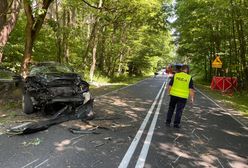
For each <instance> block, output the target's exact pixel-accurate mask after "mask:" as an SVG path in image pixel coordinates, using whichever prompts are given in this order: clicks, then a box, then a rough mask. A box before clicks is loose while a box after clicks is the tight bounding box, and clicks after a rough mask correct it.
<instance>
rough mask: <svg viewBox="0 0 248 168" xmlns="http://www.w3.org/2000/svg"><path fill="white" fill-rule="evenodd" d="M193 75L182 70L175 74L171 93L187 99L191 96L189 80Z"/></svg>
mask: <svg viewBox="0 0 248 168" xmlns="http://www.w3.org/2000/svg"><path fill="white" fill-rule="evenodd" d="M190 79H191V76H190V75H188V74H187V73H184V72H180V73H176V74H175V75H174V81H173V84H172V87H171V90H170V95H172V96H177V97H181V98H185V99H187V98H188V97H189V82H190Z"/></svg>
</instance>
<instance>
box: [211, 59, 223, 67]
mask: <svg viewBox="0 0 248 168" xmlns="http://www.w3.org/2000/svg"><path fill="white" fill-rule="evenodd" d="M212 68H222V62H221V60H220V56H217V57H216V58H215V60H214V62H212Z"/></svg>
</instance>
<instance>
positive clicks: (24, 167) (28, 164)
mask: <svg viewBox="0 0 248 168" xmlns="http://www.w3.org/2000/svg"><path fill="white" fill-rule="evenodd" d="M38 160H39V159H36V160H33V161H32V162H30V163H28V164H26V165H25V166H23V167H21V168H25V167H28V166H29V165H31V164H33V163H34V162H36V161H38Z"/></svg>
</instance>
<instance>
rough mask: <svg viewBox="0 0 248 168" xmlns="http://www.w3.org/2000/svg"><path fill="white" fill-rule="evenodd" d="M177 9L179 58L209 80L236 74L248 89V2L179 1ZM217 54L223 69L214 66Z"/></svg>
mask: <svg viewBox="0 0 248 168" xmlns="http://www.w3.org/2000/svg"><path fill="white" fill-rule="evenodd" d="M175 11H176V16H177V20H176V21H175V22H174V23H173V26H174V28H176V30H177V31H176V32H175V36H176V40H175V42H176V44H177V46H178V48H177V53H178V58H177V59H179V60H183V61H185V62H190V63H191V65H192V66H193V69H194V71H195V73H197V74H201V75H202V78H204V79H205V80H206V81H209V80H211V78H212V76H214V75H221V76H231V77H234V76H235V77H237V78H238V80H239V84H240V86H241V87H242V88H248V62H247V59H248V50H247V49H248V45H247V39H248V29H247V28H248V1H247V0H177V3H176V6H175ZM216 55H219V56H220V58H221V61H222V63H223V67H222V69H217V70H216V69H215V68H212V66H211V65H212V61H213V60H214V59H215V57H216Z"/></svg>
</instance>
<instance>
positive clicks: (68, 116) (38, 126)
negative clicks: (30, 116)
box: [6, 99, 94, 135]
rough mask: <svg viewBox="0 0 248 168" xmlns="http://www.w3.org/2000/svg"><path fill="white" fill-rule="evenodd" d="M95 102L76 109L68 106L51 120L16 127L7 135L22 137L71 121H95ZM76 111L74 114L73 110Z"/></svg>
mask: <svg viewBox="0 0 248 168" xmlns="http://www.w3.org/2000/svg"><path fill="white" fill-rule="evenodd" d="M93 102H94V99H90V100H89V101H88V102H86V103H85V104H83V105H80V106H78V107H76V108H73V107H72V106H70V105H66V106H65V107H63V108H62V109H60V110H59V111H58V112H57V113H55V114H54V115H53V116H52V117H51V118H50V119H47V120H43V121H38V122H27V123H24V124H21V125H18V126H15V127H11V128H10V129H8V130H7V132H6V134H9V135H22V134H31V133H35V132H38V131H43V130H46V129H48V128H49V127H50V126H52V125H56V124H60V123H62V122H65V121H69V120H77V119H81V120H82V121H84V120H90V119H93V117H94V113H93ZM73 109H74V111H73V112H72V110H73Z"/></svg>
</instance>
